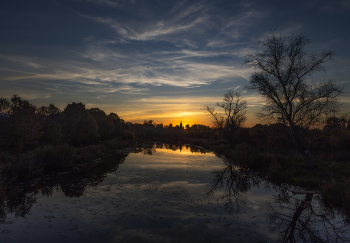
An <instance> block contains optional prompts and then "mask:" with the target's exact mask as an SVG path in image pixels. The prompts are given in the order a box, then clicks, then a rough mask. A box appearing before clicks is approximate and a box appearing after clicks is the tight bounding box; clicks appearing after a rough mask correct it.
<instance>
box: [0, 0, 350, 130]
mask: <svg viewBox="0 0 350 243" xmlns="http://www.w3.org/2000/svg"><path fill="white" fill-rule="evenodd" d="M349 23H350V1H349V0H346V1H332V2H331V1H321V0H319V1H316V0H310V1H261V0H257V1H211V0H209V1H136V0H131V1H113V0H62V1H52V0H43V1H40V0H36V1H16V0H13V1H6V2H5V3H1V7H0V28H1V32H0V64H1V65H0V96H1V97H6V98H10V97H11V96H12V95H13V94H18V95H20V96H21V97H22V98H24V99H28V100H29V101H30V102H31V103H33V104H35V105H37V106H40V105H48V104H50V103H53V104H55V105H56V106H58V107H59V108H61V109H63V108H64V107H65V106H66V105H67V104H68V103H71V102H83V103H85V104H86V107H87V108H91V107H98V108H101V109H103V110H105V111H106V113H109V112H115V113H117V114H118V115H119V116H120V117H121V118H123V119H124V120H125V121H132V122H142V121H143V120H150V119H152V120H154V121H155V122H156V123H165V124H168V123H170V122H171V123H173V124H177V123H179V122H180V121H182V122H183V123H184V124H187V123H189V124H193V123H201V124H207V125H209V120H208V119H207V117H206V115H205V114H204V113H203V111H202V110H200V109H201V108H202V107H203V106H204V105H210V106H214V104H215V103H216V102H218V101H221V100H222V97H223V94H224V93H226V92H227V91H228V90H236V91H243V86H244V85H246V84H248V80H249V77H250V74H251V73H252V72H253V70H252V69H250V68H248V67H246V66H244V65H242V63H243V61H244V56H245V55H248V54H252V53H254V52H256V51H259V46H257V44H256V42H257V40H258V39H263V38H265V37H266V36H267V35H268V33H269V32H270V30H271V29H276V32H278V33H282V34H287V35H289V34H293V33H294V34H301V35H305V36H307V37H308V38H310V39H311V44H310V45H309V46H308V48H309V50H310V51H314V52H320V51H322V50H329V49H331V50H333V51H334V52H335V53H336V57H335V61H334V62H331V63H328V64H326V65H325V68H326V70H327V72H326V73H320V74H319V75H316V76H314V79H315V80H318V79H319V80H328V79H332V80H334V81H336V82H337V83H338V84H339V85H346V84H347V83H349V81H350V78H349V77H350V68H349V67H350V32H349ZM349 91H350V86H349V85H346V86H345V94H344V95H343V96H342V101H344V102H348V101H349ZM243 98H244V99H245V100H246V101H247V102H248V110H247V115H248V121H247V122H246V125H247V126H252V125H254V124H255V123H258V121H257V120H256V118H255V117H254V113H255V112H257V111H258V110H259V108H260V106H261V98H260V97H259V96H258V95H257V94H254V93H244V94H243Z"/></svg>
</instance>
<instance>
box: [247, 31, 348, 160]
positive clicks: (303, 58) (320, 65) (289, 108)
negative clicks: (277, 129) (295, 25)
mask: <svg viewBox="0 0 350 243" xmlns="http://www.w3.org/2000/svg"><path fill="white" fill-rule="evenodd" d="M309 43H310V40H309V39H308V38H306V37H305V36H300V35H290V36H284V35H282V34H276V33H275V32H271V33H270V34H269V35H268V36H267V37H266V39H265V40H260V41H258V44H259V45H260V46H261V48H262V49H261V51H260V52H257V53H254V54H252V55H248V56H246V60H245V63H246V64H247V65H248V66H251V67H253V68H254V69H255V72H254V73H252V75H251V77H250V80H249V82H250V84H249V85H247V86H246V88H247V89H249V90H254V91H257V92H258V93H259V94H260V95H261V96H262V97H263V99H264V101H265V104H264V107H263V109H262V112H260V113H258V114H257V115H258V118H260V119H261V120H263V121H267V122H268V121H280V122H283V123H284V124H285V125H286V126H287V127H288V128H289V133H290V135H291V138H292V139H293V141H294V143H295V144H296V145H297V147H298V148H299V150H300V152H301V153H302V154H303V155H304V157H305V159H306V160H305V161H306V165H307V166H308V167H313V161H312V158H311V156H310V152H309V151H310V144H308V143H306V142H305V141H306V140H305V136H304V135H301V134H305V132H306V131H307V130H308V129H309V128H310V127H313V126H316V125H318V124H320V122H321V121H322V120H323V119H324V117H325V116H326V115H327V114H329V113H330V112H334V111H337V110H339V107H340V103H339V101H338V99H337V98H338V96H339V95H340V94H341V93H342V91H343V87H339V86H337V85H336V84H335V83H334V81H332V80H329V81H323V82H315V81H313V79H312V78H311V77H312V75H313V74H314V73H317V72H321V71H325V68H324V64H325V63H326V62H329V61H331V60H332V59H333V56H334V53H333V52H332V51H323V52H321V53H309V52H307V51H306V50H305V47H306V45H308V44H309Z"/></svg>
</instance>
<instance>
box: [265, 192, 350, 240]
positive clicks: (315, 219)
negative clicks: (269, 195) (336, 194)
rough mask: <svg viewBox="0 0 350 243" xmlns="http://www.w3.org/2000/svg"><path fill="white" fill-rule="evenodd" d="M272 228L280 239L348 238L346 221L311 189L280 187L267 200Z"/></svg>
mask: <svg viewBox="0 0 350 243" xmlns="http://www.w3.org/2000/svg"><path fill="white" fill-rule="evenodd" d="M266 205H267V212H268V214H267V215H268V219H269V223H270V227H271V230H272V231H277V232H280V233H281V234H280V239H281V241H282V242H350V238H349V225H348V224H346V223H345V219H344V218H342V217H341V215H340V214H337V213H336V212H335V210H333V209H329V208H325V207H324V206H323V205H322V204H321V203H320V202H319V201H317V200H316V201H315V200H314V193H311V192H307V191H306V192H305V191H291V190H281V193H279V194H277V195H276V196H275V197H274V198H273V200H272V201H270V202H267V203H266Z"/></svg>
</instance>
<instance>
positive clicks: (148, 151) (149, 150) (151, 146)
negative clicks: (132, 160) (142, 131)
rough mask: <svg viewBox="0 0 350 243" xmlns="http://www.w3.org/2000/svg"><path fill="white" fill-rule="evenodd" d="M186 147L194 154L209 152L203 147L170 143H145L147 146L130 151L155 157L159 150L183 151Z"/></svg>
mask: <svg viewBox="0 0 350 243" xmlns="http://www.w3.org/2000/svg"><path fill="white" fill-rule="evenodd" d="M184 146H185V148H186V149H189V150H190V151H191V152H192V153H200V154H205V153H207V152H208V151H207V150H205V149H204V148H202V147H198V146H197V147H195V146H191V145H189V144H185V145H183V144H168V143H148V144H147V143H145V144H140V145H139V146H135V147H134V148H132V149H131V150H129V151H130V152H131V153H143V154H144V155H153V154H154V153H155V152H156V151H157V149H164V148H165V149H169V150H173V151H177V150H180V152H181V151H182V149H183V147H184Z"/></svg>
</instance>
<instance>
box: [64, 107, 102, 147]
mask: <svg viewBox="0 0 350 243" xmlns="http://www.w3.org/2000/svg"><path fill="white" fill-rule="evenodd" d="M62 134H63V136H64V139H65V140H66V141H67V142H68V143H70V144H73V145H83V144H89V143H93V142H96V141H98V139H99V134H98V125H97V122H96V120H95V119H94V118H93V117H92V116H91V115H90V114H89V112H88V111H87V110H86V109H85V105H84V104H82V103H81V102H80V103H74V102H73V103H71V104H68V105H67V107H66V108H65V109H64V111H63V113H62Z"/></svg>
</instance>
